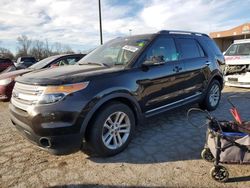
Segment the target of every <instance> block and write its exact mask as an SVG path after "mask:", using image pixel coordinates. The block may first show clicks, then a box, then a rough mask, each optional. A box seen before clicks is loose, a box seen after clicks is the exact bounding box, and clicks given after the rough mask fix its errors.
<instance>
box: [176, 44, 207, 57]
mask: <svg viewBox="0 0 250 188" xmlns="http://www.w3.org/2000/svg"><path fill="white" fill-rule="evenodd" d="M176 43H177V44H178V46H179V48H180V58H181V59H191V58H197V57H204V52H203V50H202V48H201V47H200V45H199V44H198V43H197V42H196V40H194V39H176Z"/></svg>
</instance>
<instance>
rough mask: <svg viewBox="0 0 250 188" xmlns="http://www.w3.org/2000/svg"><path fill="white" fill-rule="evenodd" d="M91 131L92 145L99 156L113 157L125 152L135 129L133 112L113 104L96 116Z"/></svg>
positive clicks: (123, 105)
mask: <svg viewBox="0 0 250 188" xmlns="http://www.w3.org/2000/svg"><path fill="white" fill-rule="evenodd" d="M96 116H97V117H96V118H95V119H94V121H93V124H92V127H91V130H90V140H89V142H90V145H91V146H92V148H93V150H94V152H95V153H97V154H98V155H99V156H103V157H105V156H112V155H116V154H118V153H119V152H121V151H123V150H124V149H125V148H126V147H127V146H128V144H129V142H130V141H131V138H132V136H133V133H134V128H135V117H134V114H133V112H132V110H131V109H130V108H129V107H128V106H127V105H125V104H122V103H111V104H109V105H106V106H104V107H103V108H102V109H100V110H99V113H98V114H96Z"/></svg>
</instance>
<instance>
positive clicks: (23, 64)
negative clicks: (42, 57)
mask: <svg viewBox="0 0 250 188" xmlns="http://www.w3.org/2000/svg"><path fill="white" fill-rule="evenodd" d="M36 62H37V60H36V58H34V57H31V56H26V57H19V58H18V59H17V61H16V63H15V66H16V67H17V69H25V68H28V67H30V66H31V65H33V64H35V63H36Z"/></svg>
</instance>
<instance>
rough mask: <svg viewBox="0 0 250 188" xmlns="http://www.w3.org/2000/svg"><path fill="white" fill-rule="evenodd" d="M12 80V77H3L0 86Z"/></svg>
mask: <svg viewBox="0 0 250 188" xmlns="http://www.w3.org/2000/svg"><path fill="white" fill-rule="evenodd" d="M10 82H12V78H6V79H3V80H0V86H6V85H8V84H9V83H10Z"/></svg>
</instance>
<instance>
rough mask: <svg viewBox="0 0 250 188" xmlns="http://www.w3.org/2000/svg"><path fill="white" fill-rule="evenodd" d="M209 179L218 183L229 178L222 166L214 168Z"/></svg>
mask: <svg viewBox="0 0 250 188" xmlns="http://www.w3.org/2000/svg"><path fill="white" fill-rule="evenodd" d="M210 175H211V177H212V178H213V179H214V180H215V181H218V182H226V181H227V180H228V178H229V173H228V170H227V169H226V168H225V167H224V166H220V165H219V166H215V167H213V168H212V169H211V170H210Z"/></svg>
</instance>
